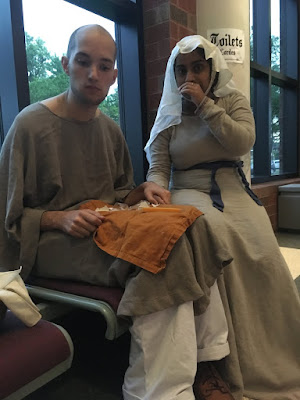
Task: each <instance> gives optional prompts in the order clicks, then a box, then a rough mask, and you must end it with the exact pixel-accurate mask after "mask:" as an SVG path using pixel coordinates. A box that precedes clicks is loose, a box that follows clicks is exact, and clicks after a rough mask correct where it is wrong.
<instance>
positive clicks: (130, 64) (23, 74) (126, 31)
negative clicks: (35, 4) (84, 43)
mask: <svg viewBox="0 0 300 400" xmlns="http://www.w3.org/2000/svg"><path fill="white" fill-rule="evenodd" d="M65 1H68V2H69V3H71V4H74V5H76V6H78V7H81V8H84V9H86V10H88V11H91V12H93V13H95V14H98V15H101V16H103V17H104V18H107V19H110V20H113V21H114V22H115V26H116V41H117V43H118V53H117V61H118V69H119V74H118V83H119V85H118V88H119V90H118V93H119V104H120V125H121V129H122V131H123V133H124V136H125V138H126V141H127V144H128V148H129V151H130V153H131V158H132V164H133V168H134V174H135V181H136V183H137V184H139V183H141V182H143V181H144V179H145V171H144V154H143V153H144V152H143V135H142V132H143V131H144V130H145V128H146V115H145V114H146V113H145V112H143V110H145V109H146V103H145V87H144V85H143V82H144V81H145V79H144V67H143V66H144V53H143V42H142V40H143V26H142V23H141V21H142V3H141V1H140V0H136V1H135V0H118V1H116V0H101V4H100V2H95V1H94V0H65ZM0 51H1V54H6V62H5V63H0V77H5V79H0V116H1V115H2V117H3V118H2V121H1V122H2V124H3V133H2V136H3V137H2V138H1V137H0V140H1V139H2V140H1V142H0V145H1V144H2V142H3V139H4V137H5V135H6V134H7V132H8V130H9V127H10V126H11V124H12V123H13V120H14V118H15V117H16V115H17V114H18V113H19V112H20V111H21V110H22V109H23V108H24V107H26V106H27V105H29V104H30V96H29V84H28V76H27V64H26V48H25V35H24V24H23V13H22V0H1V2H0ZM125 52H126V56H125V54H124V53H125ZM1 64H2V65H1ZM0 133H1V132H0Z"/></svg>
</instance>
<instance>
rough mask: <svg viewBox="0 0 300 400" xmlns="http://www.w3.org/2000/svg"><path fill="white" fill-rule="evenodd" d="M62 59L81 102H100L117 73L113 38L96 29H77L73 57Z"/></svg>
mask: <svg viewBox="0 0 300 400" xmlns="http://www.w3.org/2000/svg"><path fill="white" fill-rule="evenodd" d="M62 63H63V67H64V70H65V72H66V73H67V74H68V75H69V77H70V88H71V91H72V94H73V95H74V97H75V99H76V101H77V102H78V103H80V104H85V105H94V106H96V105H99V104H100V103H101V102H102V101H103V100H104V99H105V97H106V96H107V93H108V91H109V88H110V86H111V85H112V84H113V83H114V82H115V80H116V77H117V70H116V69H115V68H114V63H115V45H114V42H113V40H112V39H111V38H110V37H109V36H108V35H105V34H103V33H100V32H98V31H96V30H85V31H83V32H78V34H77V38H76V44H75V48H74V49H73V51H72V53H71V55H70V59H69V60H68V59H67V58H66V57H63V60H62Z"/></svg>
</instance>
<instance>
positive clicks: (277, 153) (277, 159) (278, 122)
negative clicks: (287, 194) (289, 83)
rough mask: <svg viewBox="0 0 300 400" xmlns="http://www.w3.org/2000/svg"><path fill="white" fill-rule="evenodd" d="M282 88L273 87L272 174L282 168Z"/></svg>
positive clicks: (275, 173)
mask: <svg viewBox="0 0 300 400" xmlns="http://www.w3.org/2000/svg"><path fill="white" fill-rule="evenodd" d="M281 90H282V89H281V88H280V87H279V86H275V85H272V87H271V107H272V126H271V137H270V150H271V175H279V174H280V172H281V170H282V163H281V160H282V115H281V114H282V113H281V109H282V104H281V98H282V96H281Z"/></svg>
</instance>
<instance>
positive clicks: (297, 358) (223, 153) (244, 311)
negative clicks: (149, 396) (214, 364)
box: [147, 93, 300, 400]
mask: <svg viewBox="0 0 300 400" xmlns="http://www.w3.org/2000/svg"><path fill="white" fill-rule="evenodd" d="M254 140H255V125H254V120H253V117H252V113H251V110H250V107H249V105H248V102H247V100H246V99H245V98H244V97H243V96H242V95H241V94H238V93H233V94H231V95H228V96H226V97H223V98H220V99H219V100H218V102H217V104H215V103H214V102H213V100H211V99H208V100H207V101H206V102H205V104H204V105H203V106H202V107H201V109H200V110H199V111H198V113H197V115H195V116H184V115H183V116H182V122H181V123H180V125H178V126H173V127H171V128H168V129H166V130H165V131H163V132H161V133H160V134H159V135H158V136H157V138H156V139H155V140H154V142H153V143H152V144H151V147H150V152H151V168H150V169H149V172H148V176H147V179H148V180H150V181H154V182H156V183H158V184H160V185H162V186H164V187H165V188H167V187H168V186H169V180H170V179H171V183H170V188H171V191H172V202H173V203H175V204H190V205H194V206H196V207H198V208H199V209H200V210H201V211H203V212H204V214H205V215H204V218H206V219H207V221H208V223H209V224H210V225H211V226H212V227H213V229H214V231H215V232H216V233H217V234H218V235H219V237H220V238H222V240H223V241H224V242H225V243H226V247H227V248H226V250H227V251H228V252H229V254H230V255H231V256H232V257H233V262H232V263H231V264H230V265H229V266H228V267H226V268H225V269H224V270H223V272H224V273H223V275H222V276H221V278H220V279H219V282H218V283H219V290H220V293H221V296H222V300H223V303H224V307H225V311H226V314H227V320H228V324H229V343H230V351H231V353H230V355H229V356H228V357H226V359H225V360H224V362H223V364H222V368H223V367H224V371H223V373H224V375H225V377H227V378H228V379H229V381H230V383H231V387H232V390H233V392H234V393H235V397H236V399H241V398H242V393H244V396H248V397H250V398H253V399H263V400H296V399H300V301H299V296H298V293H297V290H296V286H295V284H294V282H293V279H292V277H291V275H290V272H289V270H288V267H287V265H286V263H285V261H284V259H283V257H282V255H281V253H280V249H279V247H278V244H277V241H276V238H275V236H274V233H273V230H272V227H271V224H270V221H269V217H268V215H267V213H266V211H265V209H264V207H262V206H259V205H258V204H257V203H256V202H255V201H254V200H253V199H252V198H251V197H250V196H249V195H248V194H247V192H246V191H245V188H244V186H243V184H242V182H241V179H240V176H239V174H238V172H237V171H236V170H235V169H233V168H221V169H219V170H218V171H217V173H216V181H217V183H218V185H219V187H220V189H221V196H222V200H223V202H224V211H223V212H221V211H219V210H217V209H216V208H214V207H213V206H212V200H211V198H210V195H209V191H210V187H211V181H210V180H211V172H210V171H208V170H202V169H194V170H190V171H182V170H184V169H187V168H189V167H191V166H193V165H195V164H198V163H202V162H212V161H218V160H239V159H240V158H241V156H242V155H244V154H246V153H247V152H249V151H250V149H251V147H252V146H253V143H254ZM171 164H172V165H173V167H174V168H175V169H176V170H175V171H173V173H172V174H171V176H170V172H171ZM203 240H206V231H205V230H203V232H202V233H201V234H200V235H199V241H203Z"/></svg>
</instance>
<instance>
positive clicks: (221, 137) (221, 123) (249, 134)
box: [196, 93, 255, 156]
mask: <svg viewBox="0 0 300 400" xmlns="http://www.w3.org/2000/svg"><path fill="white" fill-rule="evenodd" d="M219 102H220V103H223V105H224V107H225V108H223V107H220V106H219V105H218V103H217V104H215V103H214V101H213V100H212V99H209V98H207V99H206V101H205V102H204V103H203V104H202V106H201V107H200V108H199V110H198V111H197V112H196V114H197V115H198V116H199V117H200V118H201V119H202V120H203V121H205V122H206V124H207V125H208V127H209V128H210V131H211V133H212V134H213V135H214V137H215V138H216V139H217V140H218V142H219V143H220V144H221V145H222V146H223V147H224V149H225V150H227V151H230V153H231V154H232V155H233V156H242V155H244V154H246V153H248V152H249V151H250V150H251V148H252V146H253V145H254V142H255V123H254V118H253V115H252V111H251V108H250V106H249V103H248V101H247V99H246V98H245V97H244V96H242V95H241V94H238V93H233V94H232V95H229V96H227V97H225V98H221V99H219Z"/></svg>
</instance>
